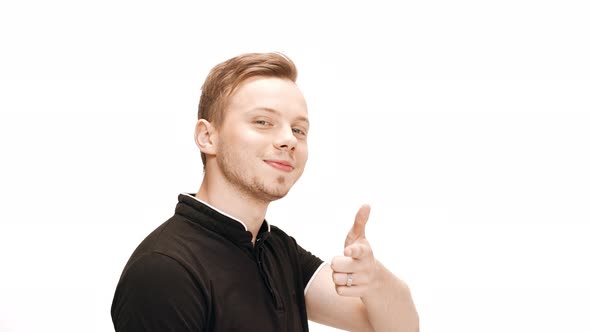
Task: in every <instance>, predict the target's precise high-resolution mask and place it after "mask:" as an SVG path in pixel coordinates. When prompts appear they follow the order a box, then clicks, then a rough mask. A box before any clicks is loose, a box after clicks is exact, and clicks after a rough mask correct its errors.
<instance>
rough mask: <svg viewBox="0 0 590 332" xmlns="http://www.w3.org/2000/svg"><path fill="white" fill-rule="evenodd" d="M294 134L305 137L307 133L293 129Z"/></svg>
mask: <svg viewBox="0 0 590 332" xmlns="http://www.w3.org/2000/svg"><path fill="white" fill-rule="evenodd" d="M293 132H294V133H295V134H297V135H303V136H305V131H304V130H302V129H299V128H293Z"/></svg>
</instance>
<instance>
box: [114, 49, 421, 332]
mask: <svg viewBox="0 0 590 332" xmlns="http://www.w3.org/2000/svg"><path fill="white" fill-rule="evenodd" d="M296 78H297V70H296V68H295V65H294V64H293V63H292V62H291V60H290V59H288V58H287V57H285V56H284V55H281V54H276V53H264V54H259V53H254V54H243V55H240V56H237V57H235V58H232V59H229V60H227V61H225V62H223V63H221V64H219V65H217V66H215V67H214V68H213V69H212V70H211V72H210V73H209V75H208V77H207V79H206V81H205V84H204V85H203V88H202V95H201V99H200V103H199V119H198V121H197V125H196V128H195V142H196V144H197V146H198V147H199V149H200V151H201V157H202V160H203V164H204V171H205V172H204V178H203V181H202V184H201V187H200V189H199V191H198V192H197V193H196V194H181V195H179V202H178V204H177V206H176V210H175V214H174V215H173V216H172V217H171V218H170V219H169V220H168V221H166V222H165V223H164V224H162V225H161V226H160V227H158V228H157V229H156V230H155V231H153V232H152V233H151V234H150V235H149V236H148V237H147V238H146V239H145V240H144V241H143V242H142V243H141V244H140V245H139V246H138V248H137V249H136V250H135V252H134V253H133V254H132V256H131V258H130V259H129V262H128V263H127V265H126V266H125V268H124V270H123V273H122V275H121V279H120V281H119V284H118V286H117V289H116V292H115V296H114V299H113V304H112V308H111V316H112V319H113V323H114V325H115V329H116V331H120V332H122V331H160V332H162V331H258V332H261V331H273V332H276V331H308V319H311V320H313V321H316V322H318V323H322V324H326V325H330V326H333V327H336V328H340V329H344V330H350V331H387V332H391V331H411V332H415V331H418V330H419V327H418V315H417V313H416V309H415V306H414V304H413V301H412V297H411V295H410V291H409V289H408V287H407V286H406V285H405V284H404V283H403V282H402V281H401V280H399V279H398V278H396V277H395V276H394V275H393V274H392V273H391V272H389V271H388V270H387V269H386V268H385V267H384V266H383V265H382V264H381V263H379V261H378V260H376V259H375V258H374V257H373V253H372V251H371V247H370V245H369V242H368V241H367V239H366V238H365V235H364V229H365V224H366V223H367V220H368V217H369V207H368V206H362V207H361V208H360V209H359V211H358V213H357V215H356V219H355V220H354V224H353V226H352V228H351V230H350V232H349V234H348V236H347V238H346V241H345V249H344V252H343V256H341V257H335V258H334V259H333V260H332V262H331V264H323V262H322V261H321V260H320V259H319V258H317V257H316V256H314V255H312V254H311V253H309V252H308V251H306V250H305V249H303V248H301V247H300V246H299V245H298V244H297V242H296V241H295V239H294V238H292V237H290V236H288V235H287V234H285V233H284V232H283V231H281V230H280V229H279V228H278V227H276V226H271V225H269V224H268V223H267V221H266V220H265V214H266V210H267V208H268V205H269V203H270V202H272V201H274V200H277V199H280V198H282V197H284V196H285V195H286V194H287V193H288V192H289V190H290V189H291V187H292V186H293V185H294V184H295V182H297V180H298V179H299V177H300V176H301V174H302V173H303V169H304V167H305V163H306V161H307V134H308V131H309V120H308V115H307V106H306V103H305V99H304V98H303V95H302V93H301V91H300V90H299V89H298V87H297V85H296V84H295V81H296Z"/></svg>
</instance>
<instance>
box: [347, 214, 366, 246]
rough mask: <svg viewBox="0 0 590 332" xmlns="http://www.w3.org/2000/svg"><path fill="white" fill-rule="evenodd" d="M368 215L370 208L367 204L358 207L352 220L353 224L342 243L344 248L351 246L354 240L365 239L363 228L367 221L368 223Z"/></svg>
mask: <svg viewBox="0 0 590 332" xmlns="http://www.w3.org/2000/svg"><path fill="white" fill-rule="evenodd" d="M370 213H371V206H369V205H368V204H363V205H362V206H361V207H360V209H359V210H358V212H357V213H356V217H355V218H354V224H353V225H352V228H351V229H350V231H349V232H348V235H347V236H346V241H345V242H344V247H345V248H346V247H348V246H349V245H351V244H353V243H354V242H355V241H356V240H358V239H361V238H364V237H365V226H366V225H367V221H369V214H370Z"/></svg>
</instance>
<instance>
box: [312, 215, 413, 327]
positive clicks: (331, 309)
mask: <svg viewBox="0 0 590 332" xmlns="http://www.w3.org/2000/svg"><path fill="white" fill-rule="evenodd" d="M368 216H369V207H368V206H363V207H361V209H360V210H359V213H357V217H356V219H355V224H354V226H353V228H352V229H351V231H350V232H349V234H348V237H347V239H346V242H345V249H344V256H341V257H335V258H334V259H333V260H332V264H331V265H325V266H324V267H323V268H322V270H321V271H320V272H319V273H318V275H317V276H316V278H315V279H314V280H313V281H312V284H311V285H310V288H309V289H308V291H307V293H306V295H305V301H306V306H307V312H308V316H309V318H310V319H311V320H312V321H315V322H318V323H320V324H325V325H329V326H333V327H336V328H339V329H343V330H348V331H377V332H381V331H387V332H393V331H407V332H417V331H419V322H418V313H417V311H416V307H415V305H414V302H413V300H412V296H411V294H410V290H409V288H408V286H407V285H406V284H405V283H404V282H403V281H401V280H400V279H399V278H397V277H396V276H395V275H394V274H393V273H391V272H390V271H389V270H387V268H385V266H383V264H381V263H380V262H379V261H378V260H376V259H375V258H374V257H373V252H372V250H371V247H370V245H369V242H368V241H367V240H366V238H365V236H364V227H365V225H366V222H367V220H368ZM349 273H352V280H353V281H352V285H350V286H346V283H347V280H348V274H349Z"/></svg>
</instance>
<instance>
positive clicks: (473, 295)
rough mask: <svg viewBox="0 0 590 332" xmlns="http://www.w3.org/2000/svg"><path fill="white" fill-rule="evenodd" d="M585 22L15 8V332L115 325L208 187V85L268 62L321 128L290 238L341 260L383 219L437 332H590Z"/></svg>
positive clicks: (401, 272)
mask: <svg viewBox="0 0 590 332" xmlns="http://www.w3.org/2000/svg"><path fill="white" fill-rule="evenodd" d="M586 3H587V2H586V1H567V0H566V1H521V0H511V1H488V2H483V1H456V0H452V1H412V2H410V1H406V2H395V3H389V4H388V6H385V5H384V4H379V3H371V2H365V3H364V4H363V5H359V3H358V2H355V3H347V2H333V3H327V2H324V3H321V2H317V3H314V4H312V3H311V2H310V3H304V2H295V1H294V2H291V3H275V2H270V1H268V2H257V1H249V2H243V3H241V4H238V3H229V2H219V3H217V4H215V5H211V4H209V5H204V4H199V3H198V2H196V1H127V0H124V1H119V0H118V1H93V2H91V1H16V0H15V1H3V2H2V4H1V5H0V148H1V149H0V158H1V162H0V170H1V172H0V181H1V182H0V195H1V196H0V331H2V332H17V331H18V332H20V331H112V330H113V328H112V323H111V320H110V305H111V300H112V297H113V293H114V289H115V286H116V283H117V281H118V278H119V275H120V273H121V270H122V268H123V266H124V264H125V263H126V261H127V259H128V258H129V255H130V254H131V252H132V251H133V249H134V248H135V247H136V246H137V244H138V243H139V242H140V241H141V240H142V239H143V238H144V237H145V236H146V235H147V234H148V233H149V232H150V231H151V230H153V229H154V228H155V227H157V226H158V225H159V224H160V223H162V222H163V221H164V220H165V219H167V218H168V217H169V216H171V214H172V213H173V209H174V206H175V202H176V197H177V195H178V193H180V192H194V191H196V190H197V189H198V185H199V182H200V179H201V162H200V159H199V153H198V150H197V148H196V146H195V145H194V143H193V141H192V136H193V133H192V130H193V126H194V123H195V121H196V115H197V104H198V97H199V93H200V86H201V84H202V83H203V80H204V79H205V76H206V74H207V73H208V71H209V69H210V68H211V67H212V66H214V65H215V64H217V63H218V62H221V61H223V60H225V59H227V58H229V57H232V56H235V55H238V54H240V53H244V52H264V51H281V52H284V53H286V54H287V55H288V56H290V57H291V58H292V59H293V60H294V61H295V63H296V64H297V66H298V68H299V71H300V80H299V83H300V87H301V89H302V90H303V92H304V94H305V95H306V97H307V101H308V106H309V111H310V117H311V121H312V128H311V132H310V137H309V144H310V150H311V152H310V160H309V162H308V165H307V169H306V173H305V174H304V176H303V177H302V179H301V180H300V182H299V183H298V184H297V185H296V186H295V187H294V189H293V190H292V191H291V193H290V194H289V196H287V198H286V199H284V200H282V201H279V202H276V203H275V204H273V205H271V209H270V211H269V215H268V219H269V220H270V222H271V223H274V224H276V225H278V226H280V227H281V228H283V229H284V230H286V231H287V232H289V233H291V234H292V235H293V236H294V237H296V238H297V239H298V241H299V242H300V243H301V244H302V245H303V246H304V247H306V248H307V249H309V250H311V251H313V252H314V253H316V254H317V255H318V256H320V257H322V258H324V259H326V260H329V259H331V257H332V256H334V255H338V254H340V253H341V251H342V244H343V241H344V237H345V235H346V233H347V231H348V229H349V227H350V225H351V224H352V220H353V218H354V214H355V212H356V210H357V208H358V207H359V206H360V205H361V204H362V203H369V204H371V205H372V207H373V211H372V214H371V218H370V221H369V225H368V229H367V232H368V237H369V240H370V241H371V243H372V246H373V248H374V251H375V253H376V255H377V257H378V258H380V260H382V261H383V262H384V263H385V264H386V265H387V266H388V267H389V268H390V269H391V270H392V271H394V272H395V273H396V274H397V275H398V276H400V277H401V278H402V279H404V280H405V281H406V282H407V283H408V284H409V285H410V286H411V289H412V291H413V295H414V299H415V302H416V305H417V308H418V310H419V313H420V316H421V327H422V331H453V332H459V331H461V332H463V331H465V332H468V331H469V332H472V331H590V318H589V317H590V286H589V284H588V280H590V264H589V261H590V257H589V256H590V254H589V252H590V241H589V238H590V231H588V229H587V227H588V226H589V223H590V207H589V206H590V175H589V174H590V172H589V170H590V130H589V128H590V65H589V63H590V61H589V60H588V59H590V23H589V22H590V20H589V19H588V17H590V11H589V10H588V7H587V5H586ZM311 330H312V331H333V329H330V328H326V327H323V326H320V325H316V324H311Z"/></svg>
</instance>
